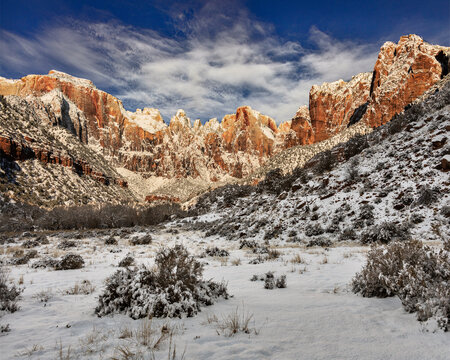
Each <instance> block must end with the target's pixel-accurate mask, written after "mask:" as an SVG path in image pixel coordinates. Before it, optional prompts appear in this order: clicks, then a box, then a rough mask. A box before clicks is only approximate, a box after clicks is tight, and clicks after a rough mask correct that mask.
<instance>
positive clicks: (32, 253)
mask: <svg viewBox="0 0 450 360" xmlns="http://www.w3.org/2000/svg"><path fill="white" fill-rule="evenodd" d="M37 255H38V252H37V250H34V249H33V250H29V251H27V252H26V253H25V255H23V256H20V257H18V258H15V259H11V261H10V264H11V265H25V264H28V262H29V261H30V260H31V259H34V258H35V257H37Z"/></svg>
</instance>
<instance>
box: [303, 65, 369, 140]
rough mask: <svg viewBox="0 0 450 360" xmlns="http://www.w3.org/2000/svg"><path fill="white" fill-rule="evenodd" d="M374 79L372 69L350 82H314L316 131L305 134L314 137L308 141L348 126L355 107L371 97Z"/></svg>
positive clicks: (311, 106) (312, 105)
mask: <svg viewBox="0 0 450 360" xmlns="http://www.w3.org/2000/svg"><path fill="white" fill-rule="evenodd" d="M371 80H372V74H371V73H361V74H358V75H356V76H353V77H352V79H351V80H350V81H349V82H345V81H343V80H339V81H335V82H332V83H325V84H323V85H321V86H317V85H314V86H313V87H312V88H311V91H310V92H309V116H310V121H311V127H312V131H309V132H307V133H306V134H305V137H306V139H310V140H309V141H305V143H310V144H311V143H315V142H319V141H323V140H325V139H328V138H330V137H331V136H333V135H335V134H336V133H338V132H340V131H342V130H343V129H345V128H346V127H347V124H348V123H349V121H350V117H351V116H352V115H353V113H354V111H355V110H356V109H357V108H358V107H359V106H361V105H362V104H364V103H365V102H366V101H367V99H368V97H369V92H370V84H371ZM308 130H309V129H308ZM308 135H309V136H308Z"/></svg>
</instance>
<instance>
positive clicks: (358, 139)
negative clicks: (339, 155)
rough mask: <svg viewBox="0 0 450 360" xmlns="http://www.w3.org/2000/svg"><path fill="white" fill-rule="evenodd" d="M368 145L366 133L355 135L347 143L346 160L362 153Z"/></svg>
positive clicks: (345, 148)
mask: <svg viewBox="0 0 450 360" xmlns="http://www.w3.org/2000/svg"><path fill="white" fill-rule="evenodd" d="M368 147H369V143H368V142H367V136H365V135H357V136H354V137H352V138H351V139H350V140H349V141H347V142H346V143H345V147H344V157H345V159H346V160H348V159H350V158H351V157H353V156H355V155H357V154H359V153H361V151H363V150H364V149H366V148H368Z"/></svg>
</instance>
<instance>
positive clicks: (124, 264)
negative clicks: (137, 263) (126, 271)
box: [118, 255, 134, 267]
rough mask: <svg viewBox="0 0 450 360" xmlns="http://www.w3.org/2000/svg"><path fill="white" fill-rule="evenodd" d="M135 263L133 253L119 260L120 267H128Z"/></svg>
mask: <svg viewBox="0 0 450 360" xmlns="http://www.w3.org/2000/svg"><path fill="white" fill-rule="evenodd" d="M131 265H134V258H133V257H132V256H131V255H127V256H125V257H124V258H123V259H122V260H120V262H119V265H118V266H119V267H128V266H131Z"/></svg>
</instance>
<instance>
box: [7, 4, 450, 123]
mask: <svg viewBox="0 0 450 360" xmlns="http://www.w3.org/2000/svg"><path fill="white" fill-rule="evenodd" d="M412 33H415V34H417V35H420V36H421V37H423V38H424V40H426V41H428V42H430V43H434V44H439V45H445V46H450V1H448V0H444V1H433V0H427V1H423V0H421V1H415V0H408V1H403V0H399V1H394V0H390V1H384V0H381V1H371V2H364V1H361V0H359V1H352V0H349V1H328V0H321V1H307V2H304V1H283V0H278V1H268V0H248V1H245V0H242V1H239V0H221V1H217V0H213V1H196V0H187V1H169V0H165V1H160V0H155V1H130V0H122V1H119V0H108V1H95V0H92V1H82V0H78V1H61V0H39V1H38V0H27V1H24V0H0V76H3V77H7V78H20V77H22V76H25V75H27V74H47V73H48V71H49V70H51V69H55V70H59V71H63V72H66V73H68V74H71V75H73V76H77V77H82V78H87V79H90V80H92V81H93V82H94V84H95V85H96V86H97V88H99V89H101V90H104V91H107V92H109V93H111V94H113V95H114V96H117V97H118V98H119V99H121V100H122V101H123V104H124V106H125V108H126V109H127V110H132V111H134V110H135V109H136V108H143V107H154V108H158V109H159V110H160V111H161V114H162V116H163V118H164V120H165V121H166V122H168V121H169V120H170V117H171V116H173V115H174V114H175V113H176V111H177V109H180V108H181V109H184V110H185V111H186V113H187V115H188V116H189V117H190V118H191V119H196V118H200V119H201V120H202V122H205V121H206V120H208V119H210V118H212V117H217V118H219V119H221V118H222V117H223V116H224V115H225V114H229V113H234V112H235V111H236V108H237V107H238V106H242V105H249V106H251V107H252V108H253V109H255V110H258V111H260V112H262V113H263V114H266V115H269V116H271V117H272V118H274V119H275V120H276V121H277V123H280V122H282V121H286V120H289V119H290V118H292V117H293V115H294V114H295V112H296V110H297V109H298V107H299V106H301V105H307V104H308V96H309V90H310V88H311V86H312V85H314V84H322V83H323V82H330V81H336V80H339V79H343V80H349V79H351V77H352V76H353V75H356V74H358V73H360V72H366V71H372V70H373V66H374V64H375V61H376V59H377V55H378V51H379V48H380V46H381V45H382V44H383V43H384V42H386V41H393V42H397V41H398V40H399V38H400V36H401V35H405V34H412Z"/></svg>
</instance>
